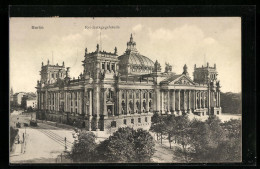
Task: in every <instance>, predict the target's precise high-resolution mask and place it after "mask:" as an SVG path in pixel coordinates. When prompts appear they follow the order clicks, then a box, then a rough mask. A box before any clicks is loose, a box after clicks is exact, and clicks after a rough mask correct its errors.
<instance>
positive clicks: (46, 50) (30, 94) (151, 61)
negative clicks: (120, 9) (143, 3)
mask: <svg viewBox="0 0 260 169" xmlns="http://www.w3.org/2000/svg"><path fill="white" fill-rule="evenodd" d="M9 61H10V62H9V68H10V69H9V72H10V76H9V79H10V81H9V84H10V85H9V93H10V99H9V100H10V108H9V109H10V111H9V112H10V113H9V162H10V164H37V163H38V164H39V163H40V164H42V163H44V164H78V163H79V164H85V163H90V164H99V163H100V164H102V163H177V164H178V163H187V164H188V163H242V84H241V77H242V66H241V65H242V61H241V17H66V18H65V17H10V18H9Z"/></svg>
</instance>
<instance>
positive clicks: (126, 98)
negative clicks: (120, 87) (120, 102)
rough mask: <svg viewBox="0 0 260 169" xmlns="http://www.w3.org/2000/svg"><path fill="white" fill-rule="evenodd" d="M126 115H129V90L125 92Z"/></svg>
mask: <svg viewBox="0 0 260 169" xmlns="http://www.w3.org/2000/svg"><path fill="white" fill-rule="evenodd" d="M125 100H126V102H125V112H124V113H125V114H126V115H127V114H128V90H125Z"/></svg>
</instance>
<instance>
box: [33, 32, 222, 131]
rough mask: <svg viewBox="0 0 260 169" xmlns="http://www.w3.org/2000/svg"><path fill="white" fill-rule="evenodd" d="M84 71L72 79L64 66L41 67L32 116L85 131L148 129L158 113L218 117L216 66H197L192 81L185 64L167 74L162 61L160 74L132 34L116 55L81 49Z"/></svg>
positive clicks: (218, 97) (167, 70) (97, 49)
mask: <svg viewBox="0 0 260 169" xmlns="http://www.w3.org/2000/svg"><path fill="white" fill-rule="evenodd" d="M84 58H85V59H84V60H83V61H82V62H83V67H84V70H83V73H81V74H80V75H79V77H78V78H77V79H75V78H74V79H71V78H70V75H69V71H70V69H69V68H65V64H64V62H63V64H62V66H59V65H58V64H56V65H50V64H49V62H48V63H47V65H43V64H42V69H41V80H40V81H38V83H37V87H36V88H37V102H38V104H37V105H38V113H37V118H39V119H48V120H53V121H57V122H61V123H70V124H75V123H78V122H79V124H81V125H82V127H85V128H86V129H87V130H115V129H116V128H118V127H124V126H129V127H133V128H145V129H149V127H150V125H151V116H152V115H153V113H155V112H157V113H159V114H161V115H163V114H175V115H182V114H186V113H193V114H196V115H198V116H205V115H209V114H215V115H219V114H221V107H220V84H219V81H218V80H217V71H216V65H215V66H214V67H213V68H212V67H209V66H208V65H207V67H201V68H196V67H195V70H194V80H192V79H191V78H190V77H189V74H188V71H187V69H188V68H187V66H186V65H184V67H183V73H182V74H176V73H174V72H172V66H171V65H169V64H168V63H166V68H165V71H164V72H162V71H161V66H160V63H158V61H156V62H155V63H154V62H153V61H152V60H150V59H149V58H148V57H145V56H143V55H141V54H140V53H139V52H138V51H137V49H136V43H135V42H134V41H133V37H132V35H131V37H130V41H129V42H128V43H127V49H126V51H125V53H124V54H123V55H121V56H118V55H117V48H115V50H114V52H105V51H101V50H100V48H99V45H97V48H96V51H94V52H92V53H89V52H88V50H87V48H86V49H85V56H84Z"/></svg>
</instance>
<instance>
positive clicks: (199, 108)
mask: <svg viewBox="0 0 260 169" xmlns="http://www.w3.org/2000/svg"><path fill="white" fill-rule="evenodd" d="M199 103H200V104H199V109H200V108H201V91H199Z"/></svg>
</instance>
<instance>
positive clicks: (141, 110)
mask: <svg viewBox="0 0 260 169" xmlns="http://www.w3.org/2000/svg"><path fill="white" fill-rule="evenodd" d="M142 98H143V91H142V90H140V110H139V111H140V113H142V112H143V102H142V100H143V99H142Z"/></svg>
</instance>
